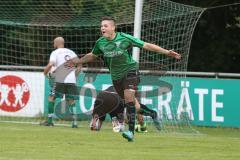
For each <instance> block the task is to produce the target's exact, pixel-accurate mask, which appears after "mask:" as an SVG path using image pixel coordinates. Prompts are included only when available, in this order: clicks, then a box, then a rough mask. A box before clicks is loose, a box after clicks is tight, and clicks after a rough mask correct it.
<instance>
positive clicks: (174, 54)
mask: <svg viewBox="0 0 240 160" xmlns="http://www.w3.org/2000/svg"><path fill="white" fill-rule="evenodd" d="M143 48H144V49H146V50H148V51H153V52H157V53H161V54H165V55H167V56H170V57H174V58H176V59H181V55H180V54H178V53H177V52H174V51H173V50H167V49H164V48H162V47H159V46H157V45H155V44H152V43H147V42H145V43H144V45H143Z"/></svg>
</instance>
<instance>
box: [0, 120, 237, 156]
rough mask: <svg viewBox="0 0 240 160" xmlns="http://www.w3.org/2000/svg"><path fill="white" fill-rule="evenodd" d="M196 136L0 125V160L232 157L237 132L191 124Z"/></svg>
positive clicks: (108, 128)
mask: <svg viewBox="0 0 240 160" xmlns="http://www.w3.org/2000/svg"><path fill="white" fill-rule="evenodd" d="M195 129H197V130H198V131H200V133H201V134H173V133H168V134H167V133H159V132H156V131H154V129H153V130H150V131H149V132H148V133H136V134H135V141H134V142H127V141H126V140H125V139H123V138H122V136H121V134H120V133H113V132H112V130H111V128H110V126H108V127H104V128H103V130H101V131H100V132H91V131H90V130H89V129H88V127H87V123H85V124H84V123H83V124H82V126H80V127H79V128H77V129H72V128H70V127H63V126H55V127H44V126H38V125H31V124H12V123H0V160H80V159H90V160H94V159H97V160H108V159H109V160H110V159H111V160H112V159H114V160H116V159H122V160H142V159H144V160H205V159H206V160H238V159H240V130H239V129H230V128H224V129H223V128H204V127H197V128H195Z"/></svg>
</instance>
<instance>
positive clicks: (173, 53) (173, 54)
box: [168, 50, 181, 59]
mask: <svg viewBox="0 0 240 160" xmlns="http://www.w3.org/2000/svg"><path fill="white" fill-rule="evenodd" d="M168 56H171V57H174V58H176V59H181V55H180V54H179V53H177V52H175V51H173V50H169V53H168Z"/></svg>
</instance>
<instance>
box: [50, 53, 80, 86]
mask: <svg viewBox="0 0 240 160" xmlns="http://www.w3.org/2000/svg"><path fill="white" fill-rule="evenodd" d="M74 57H77V55H76V53H74V52H73V51H72V50H70V49H67V48H58V49H56V50H54V51H53V52H52V53H51V55H50V60H49V61H50V62H53V63H54V67H55V68H56V69H55V71H54V72H55V81H56V82H58V83H76V79H77V77H76V74H75V71H76V68H68V67H65V66H64V63H65V62H66V61H67V60H69V59H72V58H74Z"/></svg>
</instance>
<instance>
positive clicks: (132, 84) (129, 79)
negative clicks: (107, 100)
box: [113, 70, 140, 99]
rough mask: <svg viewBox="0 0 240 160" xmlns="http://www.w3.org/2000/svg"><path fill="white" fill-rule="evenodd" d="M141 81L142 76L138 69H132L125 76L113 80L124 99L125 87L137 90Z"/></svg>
mask: <svg viewBox="0 0 240 160" xmlns="http://www.w3.org/2000/svg"><path fill="white" fill-rule="evenodd" d="M139 83H140V76H139V71H138V70H131V71H129V72H128V73H127V74H126V75H125V76H124V77H123V78H121V79H119V80H113V86H114V88H115V90H116V92H117V93H118V94H119V96H120V97H121V98H122V99H124V90H125V89H133V90H135V91H137V86H138V84H139Z"/></svg>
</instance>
